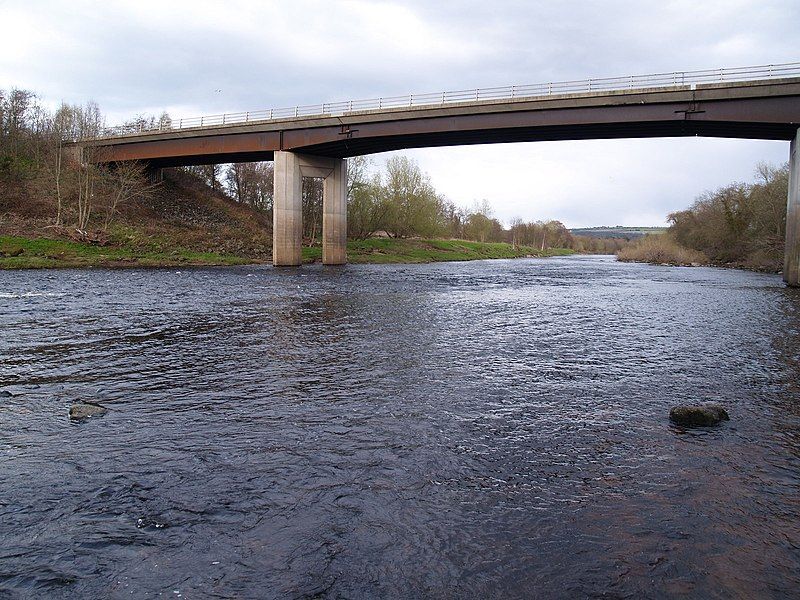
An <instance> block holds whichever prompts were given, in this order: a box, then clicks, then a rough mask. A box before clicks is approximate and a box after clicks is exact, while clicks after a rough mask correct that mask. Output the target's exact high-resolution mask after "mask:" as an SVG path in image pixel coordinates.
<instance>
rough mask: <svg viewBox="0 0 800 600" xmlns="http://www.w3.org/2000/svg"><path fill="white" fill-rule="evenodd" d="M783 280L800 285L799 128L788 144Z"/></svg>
mask: <svg viewBox="0 0 800 600" xmlns="http://www.w3.org/2000/svg"><path fill="white" fill-rule="evenodd" d="M783 280H784V281H785V282H786V284H787V285H789V286H791V287H800V129H798V130H797V132H796V133H795V136H794V139H793V140H792V141H791V145H790V146H789V198H788V200H787V204H786V249H785V250H784V263H783Z"/></svg>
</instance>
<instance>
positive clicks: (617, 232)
mask: <svg viewBox="0 0 800 600" xmlns="http://www.w3.org/2000/svg"><path fill="white" fill-rule="evenodd" d="M666 230H667V228H666V227H622V226H620V225H617V226H615V227H580V228H577V229H570V230H569V231H570V233H572V234H573V235H585V236H588V237H594V238H611V239H624V240H635V239H638V238H640V237H643V236H645V235H649V234H651V233H655V234H658V233H664V232H665V231H666Z"/></svg>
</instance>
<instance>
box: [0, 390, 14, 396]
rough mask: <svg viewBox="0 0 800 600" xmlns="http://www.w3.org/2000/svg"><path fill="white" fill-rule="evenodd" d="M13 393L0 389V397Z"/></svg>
mask: <svg viewBox="0 0 800 600" xmlns="http://www.w3.org/2000/svg"><path fill="white" fill-rule="evenodd" d="M13 396H14V394H12V393H11V392H9V391H8V390H0V398H12V397H13Z"/></svg>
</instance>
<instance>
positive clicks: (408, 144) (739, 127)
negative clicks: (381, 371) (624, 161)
mask: <svg viewBox="0 0 800 600" xmlns="http://www.w3.org/2000/svg"><path fill="white" fill-rule="evenodd" d="M795 131H796V128H795V127H792V126H786V125H783V124H780V123H769V124H764V123H759V124H754V123H747V122H744V123H741V122H707V121H665V122H655V123H654V122H644V123H626V124H624V125H620V124H616V123H598V124H588V125H582V126H571V125H550V126H534V127H517V128H511V129H476V130H466V131H447V132H439V131H435V132H429V133H424V132H420V133H412V134H395V135H378V136H374V137H359V138H350V139H346V140H342V139H338V140H335V141H330V142H323V143H319V144H312V145H309V146H300V147H299V148H297V149H295V148H292V149H291V150H292V151H300V152H302V153H303V154H309V155H316V156H326V157H330V158H348V157H351V156H363V155H366V154H376V153H379V152H389V151H392V150H406V149H410V148H435V147H443V146H468V145H480V144H509V143H516V142H546V141H565V140H602V139H626V138H627V139H636V138H669V137H693V136H699V137H716V138H737V139H753V140H786V141H788V140H791V139H792V137H793V134H794V132H795ZM337 133H338V132H337ZM238 135H240V136H241V135H246V134H238ZM235 136H237V134H229V135H227V136H223V137H224V138H225V139H215V140H213V141H212V140H207V139H191V140H185V141H184V140H181V141H180V142H177V143H175V146H176V148H175V152H174V154H173V155H172V156H163V157H152V158H150V157H144V156H143V157H141V158H138V159H136V160H145V161H147V162H149V163H150V164H151V165H152V166H153V167H177V166H189V165H205V164H218V163H229V162H231V163H233V162H257V161H265V160H274V153H275V152H276V151H278V150H280V148H279V147H278V148H271V149H267V148H265V146H271V145H273V144H270V143H268V142H267V143H266V144H265V143H264V141H263V140H252V139H248V138H242V139H237V138H236V137H235ZM218 137H219V136H218ZM144 143H148V142H144ZM275 145H278V144H275ZM239 148H241V150H240V151H235V150H236V149H239ZM245 148H247V149H245ZM137 150H139V151H141V150H144V148H141V149H137ZM162 150H163V148H162ZM139 153H140V152H137V154H139ZM124 154H126V153H123V152H119V153H117V152H115V158H114V159H111V160H108V159H107V160H106V161H105V162H115V161H117V160H131V159H126V158H124V157H123V156H120V155H124ZM141 154H149V152H141Z"/></svg>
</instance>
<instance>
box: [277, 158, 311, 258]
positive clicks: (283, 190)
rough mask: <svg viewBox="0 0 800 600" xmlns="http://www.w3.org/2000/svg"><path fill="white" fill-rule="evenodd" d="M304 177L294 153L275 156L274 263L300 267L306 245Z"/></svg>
mask: <svg viewBox="0 0 800 600" xmlns="http://www.w3.org/2000/svg"><path fill="white" fill-rule="evenodd" d="M302 206H303V176H302V174H301V173H300V160H299V156H298V155H297V154H294V153H293V152H276V153H275V195H274V197H273V210H272V264H273V265H275V266H276V267H291V266H297V265H299V264H300V262H301V248H302V245H303V211H302Z"/></svg>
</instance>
